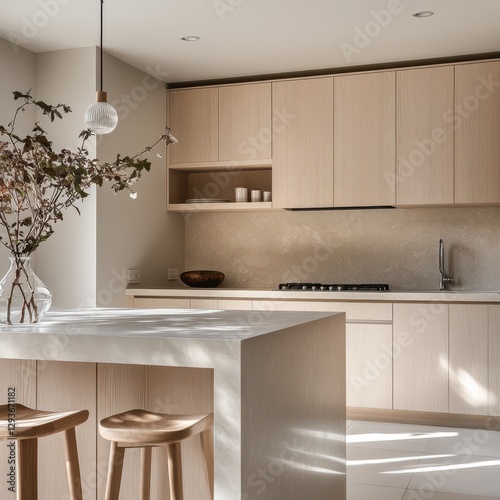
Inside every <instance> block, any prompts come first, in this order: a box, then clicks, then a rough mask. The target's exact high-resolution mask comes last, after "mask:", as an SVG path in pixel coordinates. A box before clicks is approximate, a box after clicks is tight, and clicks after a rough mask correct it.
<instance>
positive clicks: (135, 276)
mask: <svg viewBox="0 0 500 500" xmlns="http://www.w3.org/2000/svg"><path fill="white" fill-rule="evenodd" d="M140 282H141V270H140V269H127V283H140Z"/></svg>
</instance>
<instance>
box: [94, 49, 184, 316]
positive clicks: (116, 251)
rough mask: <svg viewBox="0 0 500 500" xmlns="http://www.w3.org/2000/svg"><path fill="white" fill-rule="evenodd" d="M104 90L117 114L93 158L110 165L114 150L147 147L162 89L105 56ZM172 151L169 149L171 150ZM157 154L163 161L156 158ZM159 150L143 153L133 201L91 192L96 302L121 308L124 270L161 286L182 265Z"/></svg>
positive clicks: (157, 131)
mask: <svg viewBox="0 0 500 500" xmlns="http://www.w3.org/2000/svg"><path fill="white" fill-rule="evenodd" d="M103 87H104V90H105V91H107V92H108V102H110V103H111V104H113V106H114V107H115V109H116V110H117V112H118V117H119V123H118V126H117V128H116V129H115V131H113V132H112V133H111V134H109V135H105V136H101V138H100V140H99V141H98V144H97V156H98V158H99V159H100V160H102V161H110V160H113V159H114V158H115V157H116V153H117V152H119V153H120V154H121V155H122V156H123V155H129V156H132V155H134V154H136V153H138V152H140V151H141V150H142V149H143V148H144V147H145V146H148V145H151V144H153V142H155V141H156V140H157V139H158V138H159V136H160V135H161V134H162V133H163V131H164V127H165V124H166V123H165V112H166V91H165V85H164V84H163V83H160V82H158V81H156V80H154V79H153V78H152V77H151V76H149V75H146V74H145V73H143V72H142V71H139V70H137V69H136V68H133V67H132V66H129V65H128V64H125V63H124V62H122V61H120V60H119V59H116V58H115V57H112V56H110V55H107V54H105V59H104V85H103ZM173 147H175V146H173ZM157 152H159V153H161V154H162V155H163V158H158V157H157V156H156V153H157ZM164 153H165V146H164V145H163V144H159V145H158V146H157V147H156V148H155V150H154V151H153V152H152V153H150V154H148V155H147V158H148V159H149V160H150V161H151V162H152V164H153V165H152V168H151V172H149V173H146V174H144V176H143V177H142V179H141V180H140V181H139V182H138V183H137V184H136V185H135V186H134V190H135V191H137V193H138V197H137V199H135V200H133V199H131V198H130V196H129V195H128V193H125V192H121V193H118V194H117V195H115V194H113V192H112V190H111V189H108V188H102V189H99V190H98V194H97V215H98V218H97V304H98V305H100V306H113V307H122V306H125V294H124V289H125V287H126V282H125V273H126V270H127V269H141V270H142V282H141V286H144V287H155V286H165V285H166V284H167V268H168V267H177V268H179V269H183V267H184V220H183V218H182V216H181V215H179V214H168V213H167V212H166V166H165V154H164Z"/></svg>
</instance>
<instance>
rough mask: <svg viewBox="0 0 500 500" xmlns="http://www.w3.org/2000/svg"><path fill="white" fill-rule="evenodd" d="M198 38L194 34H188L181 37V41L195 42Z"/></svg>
mask: <svg viewBox="0 0 500 500" xmlns="http://www.w3.org/2000/svg"><path fill="white" fill-rule="evenodd" d="M199 39H200V37H199V36H196V35H188V36H183V37H182V38H181V40H182V41H183V42H197V41H198V40H199Z"/></svg>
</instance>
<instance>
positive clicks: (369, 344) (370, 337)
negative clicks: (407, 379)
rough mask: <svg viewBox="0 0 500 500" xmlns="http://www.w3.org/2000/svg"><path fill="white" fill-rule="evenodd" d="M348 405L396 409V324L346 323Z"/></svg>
mask: <svg viewBox="0 0 500 500" xmlns="http://www.w3.org/2000/svg"><path fill="white" fill-rule="evenodd" d="M346 404H347V406H357V407H366V408H385V409H389V410H390V409H391V408H392V325H381V324H362V323H348V324H347V325H346Z"/></svg>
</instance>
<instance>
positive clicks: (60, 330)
mask: <svg viewBox="0 0 500 500" xmlns="http://www.w3.org/2000/svg"><path fill="white" fill-rule="evenodd" d="M331 315H332V313H321V312H320V313H317V312H314V313H311V312H295V311H294V312H268V311H266V312H260V313H259V312H256V311H221V310H198V309H185V310H184V309H154V310H151V309H74V310H59V311H58V310H51V311H49V312H48V313H47V314H46V315H45V316H44V317H43V318H42V320H41V321H40V323H37V324H28V325H13V326H0V339H1V338H4V337H5V336H7V335H9V334H13V335H20V334H28V335H68V336H70V337H74V336H101V337H142V338H155V339H176V340H182V339H200V340H225V341H238V342H239V341H242V340H245V339H249V338H252V337H257V336H259V335H265V334H267V333H270V332H275V331H278V330H283V329H285V328H289V327H292V326H297V325H302V324H304V323H308V322H309V321H314V320H316V319H322V318H325V317H327V316H331ZM257 316H258V317H257Z"/></svg>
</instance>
